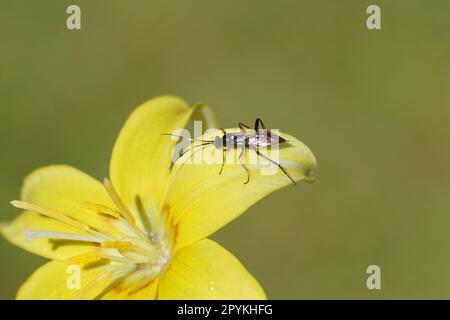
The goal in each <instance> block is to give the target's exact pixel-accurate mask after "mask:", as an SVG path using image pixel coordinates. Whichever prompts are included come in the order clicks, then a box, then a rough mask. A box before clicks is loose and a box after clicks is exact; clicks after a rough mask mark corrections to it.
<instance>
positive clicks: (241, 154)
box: [238, 147, 250, 184]
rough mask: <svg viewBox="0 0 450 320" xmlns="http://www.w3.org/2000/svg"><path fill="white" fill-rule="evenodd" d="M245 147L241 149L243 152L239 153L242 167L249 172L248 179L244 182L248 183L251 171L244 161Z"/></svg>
mask: <svg viewBox="0 0 450 320" xmlns="http://www.w3.org/2000/svg"><path fill="white" fill-rule="evenodd" d="M245 149H246V148H245V147H244V148H242V149H241V153H240V154H239V157H238V159H239V162H240V163H241V166H242V168H244V170H245V172H246V173H247V180H246V181H245V182H244V184H247V183H249V182H250V172H249V170H248V168H247V166H246V165H245V164H244V163H243V162H242V158H243V156H244V155H245Z"/></svg>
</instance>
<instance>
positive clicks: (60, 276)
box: [16, 261, 110, 300]
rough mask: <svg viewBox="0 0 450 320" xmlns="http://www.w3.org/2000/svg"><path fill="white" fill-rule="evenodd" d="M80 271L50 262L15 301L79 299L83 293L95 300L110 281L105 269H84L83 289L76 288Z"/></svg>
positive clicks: (99, 267) (29, 280)
mask: <svg viewBox="0 0 450 320" xmlns="http://www.w3.org/2000/svg"><path fill="white" fill-rule="evenodd" d="M76 272H77V271H74V269H69V266H68V265H66V264H64V263H62V262H57V261H51V262H48V263H46V264H44V265H43V266H42V267H40V268H39V269H37V270H36V271H35V272H34V273H33V274H32V275H31V276H30V277H29V278H28V280H26V281H25V283H24V284H23V285H22V286H21V287H20V289H19V291H18V293H17V296H16V299H19V300H46V299H51V300H68V299H76V298H78V297H79V295H80V294H84V298H86V299H92V298H95V297H96V296H97V295H98V294H100V293H101V292H102V291H103V290H104V289H105V288H106V287H107V286H108V285H109V284H110V282H108V281H105V280H108V279H107V275H108V272H107V270H106V267H105V266H103V265H102V266H98V267H91V268H81V269H80V273H79V275H80V287H79V288H76V287H74V285H75V284H76V282H74V280H73V279H74V278H70V277H74V276H75V275H76Z"/></svg>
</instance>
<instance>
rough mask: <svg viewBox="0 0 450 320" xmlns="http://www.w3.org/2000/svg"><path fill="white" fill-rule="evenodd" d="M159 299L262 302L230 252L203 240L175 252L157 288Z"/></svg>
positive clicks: (257, 287) (259, 292)
mask: <svg viewBox="0 0 450 320" xmlns="http://www.w3.org/2000/svg"><path fill="white" fill-rule="evenodd" d="M158 298H159V299H195V300H196V299H266V296H265V294H264V291H263V289H262V288H261V286H260V285H259V283H258V282H257V281H256V280H255V278H253V277H252V275H250V273H248V271H247V270H246V269H245V267H244V266H243V265H242V264H241V263H240V262H239V260H237V259H236V258H235V257H234V256H233V255H232V254H231V253H230V252H228V251H227V250H225V249H224V248H223V247H222V246H220V245H219V244H217V243H216V242H214V241H212V240H209V239H203V240H201V241H199V242H197V243H195V244H192V245H190V246H187V247H185V248H183V249H181V250H179V251H178V252H177V254H176V256H175V257H174V259H173V261H172V262H171V264H170V265H169V267H168V270H167V271H166V273H165V274H164V275H163V276H162V278H161V279H160V282H159V288H158Z"/></svg>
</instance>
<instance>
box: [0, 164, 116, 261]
mask: <svg viewBox="0 0 450 320" xmlns="http://www.w3.org/2000/svg"><path fill="white" fill-rule="evenodd" d="M21 198H22V200H24V201H26V202H30V203H34V204H37V205H40V206H44V207H47V208H50V209H52V210H56V211H58V212H59V213H61V214H64V215H67V216H69V217H71V218H73V219H75V220H78V221H80V222H82V223H84V224H86V225H88V226H91V227H93V228H95V229H97V230H99V231H102V232H105V233H107V234H113V235H114V234H116V233H118V232H119V231H118V230H117V229H116V228H115V227H114V224H113V223H112V222H113V218H111V217H108V216H104V215H102V214H99V213H96V212H93V211H90V210H87V209H84V208H82V204H83V202H85V201H89V202H94V203H98V204H102V205H106V206H108V207H111V208H114V204H113V203H112V201H111V199H110V198H109V196H108V195H107V192H106V191H105V189H104V188H103V185H102V184H101V183H100V182H98V181H97V180H95V179H93V178H91V177H90V176H88V175H87V174H85V173H83V172H81V171H79V170H77V169H75V168H72V167H69V166H64V165H55V166H49V167H44V168H40V169H37V170H35V171H34V172H32V173H31V174H30V175H28V176H27V177H26V178H25V181H24V184H23V187H22V195H21ZM27 229H36V230H49V231H61V232H69V233H81V234H83V232H82V231H80V230H77V229H74V228H72V227H70V226H69V225H66V224H63V223H61V222H59V221H56V220H52V219H50V218H47V217H44V216H42V215H40V214H37V213H35V212H25V213H23V214H21V215H19V216H18V217H17V218H16V219H15V220H14V221H12V222H10V223H4V224H2V225H1V226H0V231H1V233H2V234H3V235H4V236H5V237H6V238H7V239H8V240H9V241H11V242H12V243H14V244H16V245H18V246H20V247H22V248H24V249H26V250H29V251H31V252H33V253H36V254H39V255H41V256H44V257H47V258H50V259H66V258H68V257H69V256H71V255H75V254H79V253H82V252H84V251H86V248H87V247H88V245H86V244H79V243H77V242H70V241H69V242H68V241H63V242H61V241H53V240H48V239H35V240H33V241H31V242H27V241H26V237H25V235H24V231H25V230H27Z"/></svg>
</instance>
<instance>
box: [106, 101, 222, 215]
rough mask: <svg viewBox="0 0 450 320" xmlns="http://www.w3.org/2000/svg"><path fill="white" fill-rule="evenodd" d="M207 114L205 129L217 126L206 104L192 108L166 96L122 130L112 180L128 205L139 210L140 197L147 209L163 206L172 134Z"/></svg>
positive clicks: (142, 110)
mask: <svg viewBox="0 0 450 320" xmlns="http://www.w3.org/2000/svg"><path fill="white" fill-rule="evenodd" d="M200 115H203V120H205V123H204V124H203V125H204V126H205V127H207V126H208V125H210V124H211V123H213V121H214V120H213V115H212V112H211V110H210V109H209V108H208V107H207V106H205V105H197V106H195V107H193V108H189V107H188V105H187V104H186V103H185V102H184V101H183V100H181V99H180V98H177V97H173V96H162V97H157V98H154V99H151V100H149V101H147V102H145V103H144V104H142V105H141V106H139V107H138V108H137V109H136V110H135V111H134V112H133V113H132V114H131V115H130V117H129V118H128V120H127V121H126V123H125V125H124V127H123V128H122V130H121V131H120V134H119V137H118V138H117V141H116V144H115V146H114V149H113V153H112V158H111V164H110V177H111V182H112V184H113V185H114V187H115V188H116V189H117V191H118V193H119V194H120V196H121V197H122V199H123V201H124V202H125V204H126V205H127V206H128V207H129V208H130V209H131V210H132V211H133V212H136V211H138V209H137V208H138V207H139V205H138V204H137V201H138V200H137V197H140V200H141V201H142V203H143V205H144V206H148V205H149V204H154V205H159V204H160V199H161V196H162V194H163V193H164V190H165V186H166V183H167V178H168V175H169V167H170V164H171V154H172V148H173V146H174V145H175V143H176V141H173V140H172V137H169V136H163V135H162V134H171V133H173V131H174V130H176V129H179V128H184V127H185V126H186V124H187V122H188V120H189V119H191V118H193V116H194V117H199V116H200Z"/></svg>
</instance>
